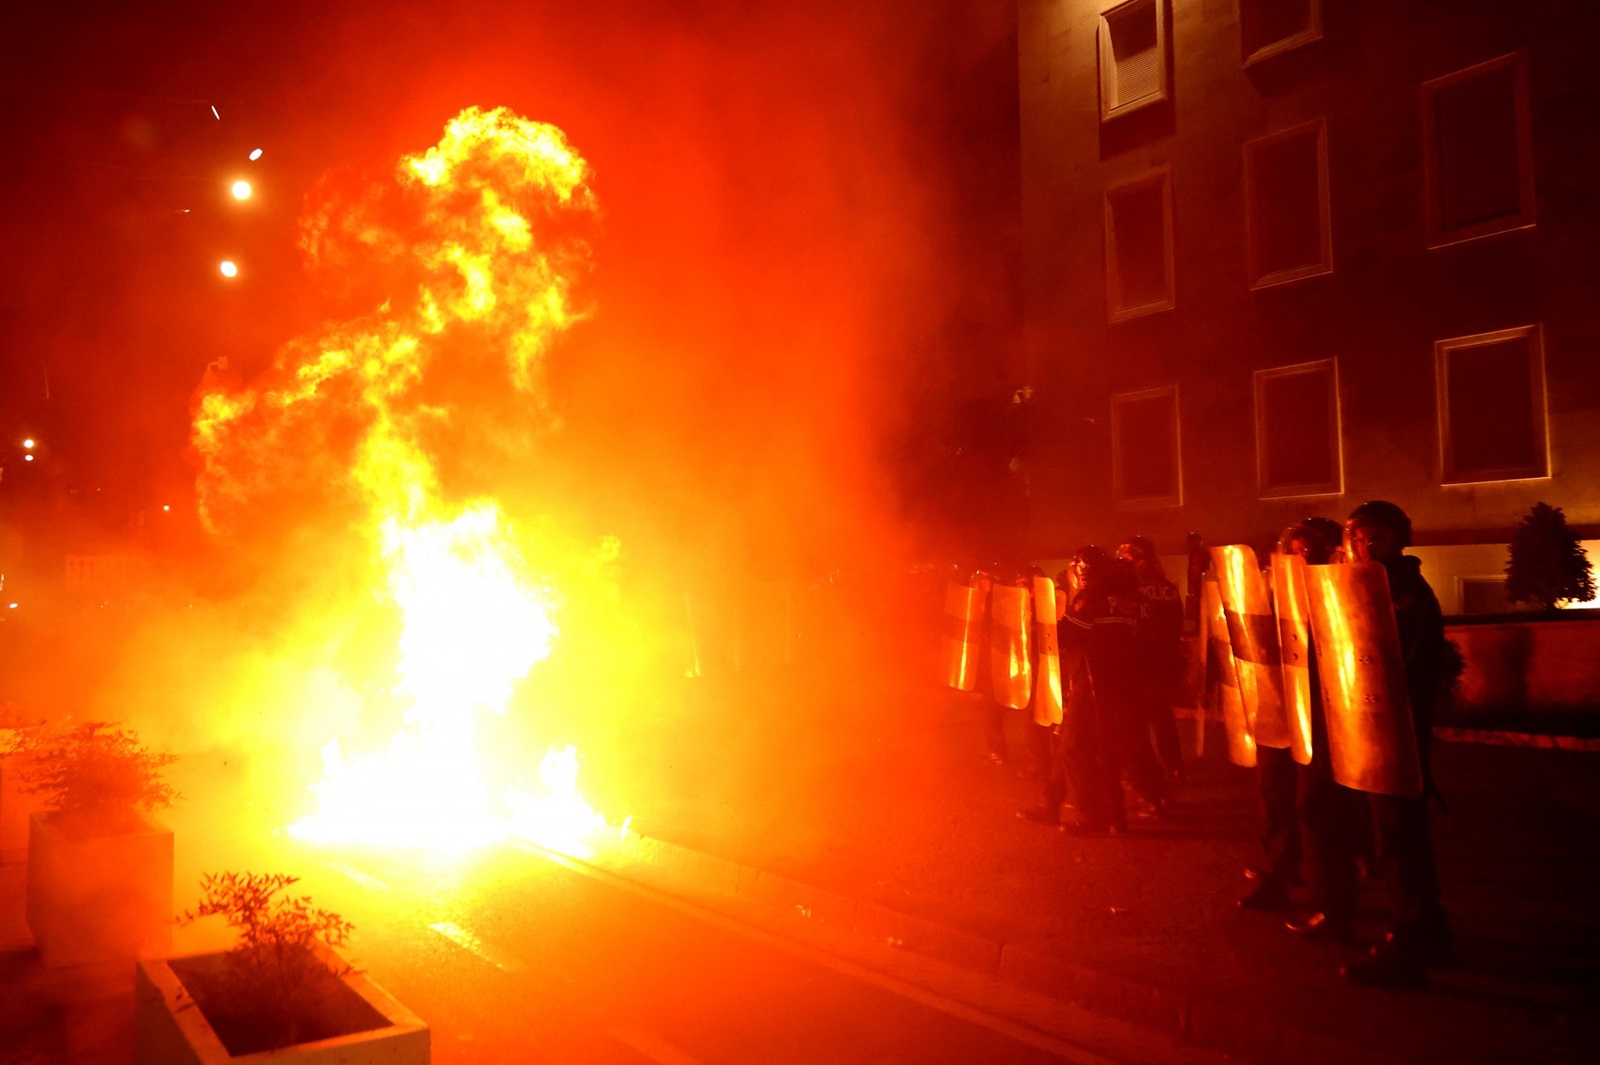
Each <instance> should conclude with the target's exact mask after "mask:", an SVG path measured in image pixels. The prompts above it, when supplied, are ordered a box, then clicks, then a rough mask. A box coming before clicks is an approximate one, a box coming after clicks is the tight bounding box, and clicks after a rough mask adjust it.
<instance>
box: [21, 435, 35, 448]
mask: <svg viewBox="0 0 1600 1065" xmlns="http://www.w3.org/2000/svg"><path fill="white" fill-rule="evenodd" d="M22 446H23V447H25V448H27V449H28V450H30V451H31V450H33V437H31V436H30V437H28V439H26V440H24V441H23V442H22Z"/></svg>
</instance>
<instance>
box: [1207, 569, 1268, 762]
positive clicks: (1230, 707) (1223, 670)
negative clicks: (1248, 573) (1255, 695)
mask: <svg viewBox="0 0 1600 1065" xmlns="http://www.w3.org/2000/svg"><path fill="white" fill-rule="evenodd" d="M1203 609H1204V611H1205V623H1206V636H1207V639H1206V654H1207V656H1208V657H1211V658H1212V659H1213V660H1214V661H1215V662H1217V664H1218V666H1219V669H1218V674H1219V675H1220V677H1221V680H1222V682H1221V684H1219V685H1218V687H1217V699H1218V701H1219V702H1220V703H1221V704H1222V727H1223V731H1224V732H1225V733H1226V734H1227V737H1228V760H1229V761H1230V762H1232V763H1233V764H1234V765H1242V766H1246V767H1248V766H1253V765H1255V764H1256V739H1255V736H1254V735H1253V734H1252V733H1251V732H1250V721H1249V719H1248V718H1246V717H1245V712H1244V702H1243V701H1242V700H1241V699H1240V697H1239V677H1238V673H1237V672H1236V665H1235V662H1234V655H1233V644H1232V642H1231V640H1230V639H1229V636H1228V618H1227V615H1226V614H1225V613H1224V612H1223V608H1222V592H1221V590H1220V589H1219V588H1218V586H1217V578H1216V576H1215V575H1214V574H1210V573H1207V574H1206V576H1205V601H1204V604H1203Z"/></svg>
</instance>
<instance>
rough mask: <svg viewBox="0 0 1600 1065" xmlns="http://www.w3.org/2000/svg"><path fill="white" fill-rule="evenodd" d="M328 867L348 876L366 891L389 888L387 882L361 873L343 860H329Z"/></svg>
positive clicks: (386, 889)
mask: <svg viewBox="0 0 1600 1065" xmlns="http://www.w3.org/2000/svg"><path fill="white" fill-rule="evenodd" d="M328 868H329V869H332V870H333V871H334V872H336V873H339V874H341V875H343V876H347V877H349V878H350V879H351V880H354V881H355V882H356V883H358V884H360V885H361V886H362V887H364V888H366V889H367V890H368V891H388V890H389V885H388V884H385V883H384V882H383V881H382V880H379V879H378V878H377V877H375V876H369V875H368V874H366V873H363V872H362V871H361V870H359V869H357V868H356V867H355V866H353V865H346V864H345V863H343V862H329V863H328Z"/></svg>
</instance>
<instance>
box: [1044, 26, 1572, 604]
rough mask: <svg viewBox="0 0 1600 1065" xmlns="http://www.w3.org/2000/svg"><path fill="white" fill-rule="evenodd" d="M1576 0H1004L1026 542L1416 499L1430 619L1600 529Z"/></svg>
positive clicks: (1242, 524)
mask: <svg viewBox="0 0 1600 1065" xmlns="http://www.w3.org/2000/svg"><path fill="white" fill-rule="evenodd" d="M1597 27H1600V13H1597V12H1596V10H1595V9H1594V8H1592V7H1590V6H1588V5H1581V4H1576V3H1557V2H1554V0H1529V2H1528V3H1523V4H1505V3H1503V2H1485V0H1454V2H1422V0H1387V2H1379V0H1343V2H1334V0H1125V2H1123V0H1020V6H1019V27H1018V36H1019V72H1020V81H1021V88H1020V107H1021V137H1022V208H1023V216H1024V227H1023V232H1024V237H1023V242H1024V243H1023V255H1024V265H1023V277H1024V285H1025V292H1024V301H1025V310H1024V314H1025V327H1024V359H1025V364H1026V366H1027V374H1028V377H1029V380H1028V385H1029V386H1030V387H1031V388H1032V389H1033V396H1032V399H1031V401H1030V402H1031V403H1033V404H1034V409H1033V410H1032V412H1031V425H1032V452H1031V457H1030V469H1029V492H1030V519H1029V520H1030V547H1031V550H1032V553H1033V554H1035V555H1036V556H1038V557H1042V558H1049V557H1059V556H1061V555H1063V554H1065V553H1066V552H1068V551H1070V550H1071V549H1072V547H1073V546H1075V545H1076V544H1077V543H1081V542H1086V541H1102V542H1105V541H1114V540H1115V539H1117V538H1118V537H1121V536H1125V535H1127V534H1129V533H1133V532H1139V533H1143V534H1144V535H1147V536H1151V537H1152V538H1154V539H1155V540H1156V542H1157V545H1158V547H1159V548H1160V549H1161V550H1162V551H1163V553H1167V554H1175V553H1178V552H1180V551H1181V550H1182V545H1183V543H1184V539H1185V536H1186V534H1188V533H1189V532H1191V531H1194V532H1198V533H1200V534H1201V535H1202V536H1203V537H1204V538H1205V539H1206V540H1207V541H1208V542H1210V543H1239V542H1242V543H1250V544H1255V545H1258V550H1259V549H1261V547H1264V546H1265V545H1266V544H1269V543H1271V542H1273V541H1274V540H1275V539H1276V536H1277V533H1278V532H1279V531H1280V530H1281V529H1282V528H1283V527H1284V526H1285V525H1287V524H1289V523H1290V522H1292V521H1294V520H1295V519H1297V518H1300V517H1303V516H1306V515H1308V514H1325V515H1329V516H1332V517H1339V518H1342V517H1343V516H1344V515H1346V514H1347V513H1349V511H1350V510H1351V509H1352V508H1353V507H1354V506H1355V505H1356V504H1358V503H1360V502H1361V501H1363V500H1366V499H1374V498H1385V499H1391V500H1394V501H1395V502H1397V503H1399V504H1401V505H1402V506H1404V507H1405V508H1406V509H1407V510H1408V511H1409V512H1410V513H1411V515H1412V518H1413V521H1414V522H1415V526H1416V535H1417V542H1418V544H1419V545H1420V550H1419V553H1420V554H1422V555H1423V556H1424V561H1425V564H1426V566H1427V572H1428V574H1429V576H1430V578H1431V579H1432V580H1433V583H1434V585H1435V587H1436V589H1437V590H1438V591H1439V593H1440V598H1441V600H1442V601H1443V602H1444V604H1445V608H1446V610H1447V612H1452V613H1458V612H1473V611H1481V610H1488V609H1491V608H1493V607H1494V606H1495V605H1497V604H1498V603H1499V598H1498V596H1499V592H1500V590H1499V586H1498V583H1497V582H1498V580H1499V578H1500V575H1501V569H1502V567H1503V565H1504V560H1505V544H1506V542H1507V541H1508V539H1509V537H1510V535H1511V532H1512V529H1513V528H1514V527H1515V525H1516V524H1517V522H1518V521H1519V520H1520V519H1521V517H1522V516H1523V515H1524V514H1525V513H1526V512H1527V511H1528V509H1529V508H1530V507H1531V506H1532V505H1533V504H1534V503H1535V502H1537V501H1540V500H1543V501H1545V502H1548V503H1551V504H1553V505H1556V506H1560V507H1562V508H1563V509H1564V510H1565V511H1566V514H1567V517H1568V520H1569V521H1570V522H1571V523H1572V524H1573V526H1574V528H1575V529H1576V530H1577V531H1578V532H1579V534H1580V535H1581V536H1586V537H1592V536H1596V535H1600V298H1597V295H1600V137H1597V131H1600V91H1597V89H1596V84H1597V83H1596V80H1595V78H1594V74H1593V65H1594V64H1593V60H1592V59H1591V53H1592V49H1591V47H1590V46H1589V44H1588V42H1589V41H1590V40H1591V39H1592V34H1593V32H1594V31H1595V29H1596V28H1597Z"/></svg>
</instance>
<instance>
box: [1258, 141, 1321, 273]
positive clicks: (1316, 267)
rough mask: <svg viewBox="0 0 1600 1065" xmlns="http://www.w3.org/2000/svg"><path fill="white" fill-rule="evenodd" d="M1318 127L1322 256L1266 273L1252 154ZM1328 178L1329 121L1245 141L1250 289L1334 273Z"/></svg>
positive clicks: (1318, 189)
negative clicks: (1259, 242)
mask: <svg viewBox="0 0 1600 1065" xmlns="http://www.w3.org/2000/svg"><path fill="white" fill-rule="evenodd" d="M1312 130H1315V136H1316V138H1317V216H1318V217H1317V223H1318V232H1317V236H1318V250H1319V252H1320V255H1319V257H1318V261H1317V262H1315V263H1308V264H1306V265H1304V266H1291V267H1288V268H1287V269H1283V270H1275V271H1273V272H1272V273H1266V274H1264V273H1262V270H1261V256H1260V251H1259V249H1258V248H1257V246H1256V220H1255V203H1256V175H1255V168H1254V166H1253V165H1252V157H1253V155H1254V154H1255V153H1256V152H1259V151H1261V149H1263V148H1265V147H1268V146H1271V145H1273V144H1277V143H1281V142H1283V141H1287V140H1293V139H1295V138H1298V137H1305V136H1307V135H1308V134H1309V133H1310V132H1311V131H1312ZM1330 196H1331V193H1330V188H1329V180H1328V120H1327V119H1326V118H1314V119H1312V120H1311V121H1309V122H1302V123H1300V124H1299V125H1298V126H1291V127H1289V128H1288V129H1283V130H1279V131H1278V132H1276V133H1269V134H1267V135H1266V136H1265V137H1257V138H1256V139H1254V140H1250V141H1246V142H1245V144H1244V197H1245V199H1244V247H1245V261H1246V266H1245V269H1246V270H1247V271H1248V272H1249V278H1248V280H1249V283H1250V290H1251V291H1252V292H1254V291H1257V290H1259V289H1263V288H1272V287H1274V286H1276V285H1287V284H1290V283H1291V282H1294V281H1301V280H1304V279H1305V278H1308V277H1323V276H1326V275H1327V274H1331V273H1333V204H1332V200H1331V198H1330Z"/></svg>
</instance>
